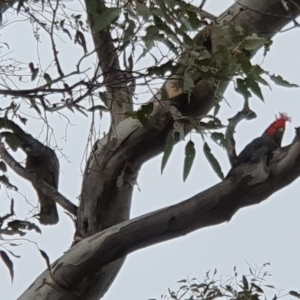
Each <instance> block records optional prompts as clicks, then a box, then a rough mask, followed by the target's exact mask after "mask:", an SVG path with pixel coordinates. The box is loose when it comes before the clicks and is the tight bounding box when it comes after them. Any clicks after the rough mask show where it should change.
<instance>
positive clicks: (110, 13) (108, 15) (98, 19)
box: [92, 7, 121, 33]
mask: <svg viewBox="0 0 300 300" xmlns="http://www.w3.org/2000/svg"><path fill="white" fill-rule="evenodd" d="M120 13H121V8H116V7H111V8H106V9H105V11H103V12H102V13H101V14H99V13H97V12H95V13H94V14H93V21H94V24H93V27H92V30H93V33H97V32H99V31H101V30H102V29H104V28H106V27H108V26H109V25H111V24H112V23H113V22H114V21H115V20H116V19H117V18H118V17H119V15H120Z"/></svg>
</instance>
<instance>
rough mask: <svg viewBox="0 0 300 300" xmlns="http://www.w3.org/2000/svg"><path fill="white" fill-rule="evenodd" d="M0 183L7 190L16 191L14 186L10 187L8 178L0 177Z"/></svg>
mask: <svg viewBox="0 0 300 300" xmlns="http://www.w3.org/2000/svg"><path fill="white" fill-rule="evenodd" d="M0 183H3V184H4V185H6V187H7V188H9V189H12V190H15V191H17V190H18V188H17V187H16V186H15V185H12V184H11V183H10V182H9V180H8V177H7V176H5V175H1V176H0Z"/></svg>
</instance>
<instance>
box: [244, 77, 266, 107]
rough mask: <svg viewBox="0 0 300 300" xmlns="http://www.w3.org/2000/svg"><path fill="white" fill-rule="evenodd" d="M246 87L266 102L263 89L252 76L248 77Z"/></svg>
mask: <svg viewBox="0 0 300 300" xmlns="http://www.w3.org/2000/svg"><path fill="white" fill-rule="evenodd" d="M246 85H247V87H248V88H249V89H250V90H251V92H253V94H254V95H256V96H257V97H258V98H259V99H260V100H262V101H263V102H264V96H263V94H262V92H261V89H260V87H259V85H258V83H257V82H256V81H255V79H254V78H253V77H252V76H248V77H247V79H246Z"/></svg>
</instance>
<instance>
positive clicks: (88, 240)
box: [19, 0, 300, 300]
mask: <svg viewBox="0 0 300 300" xmlns="http://www.w3.org/2000/svg"><path fill="white" fill-rule="evenodd" d="M292 3H293V4H292ZM292 3H290V2H289V4H290V5H291V7H290V8H291V10H290V11H286V10H285V9H284V7H283V6H282V2H281V0H264V1H262V0H260V1H258V0H243V1H239V3H235V4H234V5H232V6H231V7H230V8H229V9H228V10H227V11H226V12H224V13H223V14H222V15H221V16H220V17H219V18H218V20H219V22H223V21H224V20H226V21H227V22H233V23H234V24H236V25H242V24H245V23H247V24H248V25H249V26H250V27H251V28H252V31H253V32H254V33H257V34H258V35H261V36H265V37H272V36H274V35H275V34H276V33H277V32H278V31H279V30H280V29H281V28H282V27H283V26H284V25H286V24H287V23H288V22H289V21H291V20H292V19H293V18H294V17H296V16H297V15H299V13H300V7H299V6H300V1H299V0H298V1H293V2H292ZM229 12H230V13H229ZM199 35H200V34H199ZM197 38H199V36H197V37H196V39H195V40H196V41H197ZM213 42H214V43H213V46H216V45H217V43H218V40H214V41H213ZM221 42H222V41H221ZM176 80H177V78H176V76H175V77H174V78H172V79H171V80H168V81H167V82H166V84H165V85H164V86H163V87H162V89H161V91H160V93H158V94H157V95H156V97H157V98H158V99H159V100H161V102H160V104H159V105H158V104H157V102H155V109H154V113H153V118H152V123H151V126H150V127H149V128H147V129H145V128H143V127H142V126H141V124H140V123H139V122H138V121H137V120H132V119H131V118H127V119H125V120H123V121H121V122H120V123H118V124H117V125H116V127H115V128H114V134H113V135H112V136H111V137H110V138H109V137H106V138H104V139H103V140H101V141H98V142H97V143H96V145H95V147H94V149H93V152H92V153H91V156H90V159H89V161H88V163H87V167H86V171H85V176H84V179H83V186H82V194H81V203H80V206H79V209H78V224H77V237H78V240H81V241H80V242H79V243H78V244H77V245H75V246H74V247H72V248H71V249H70V250H69V251H68V252H67V253H66V254H64V255H63V256H62V257H61V258H60V259H59V260H58V261H56V262H55V263H54V264H53V265H52V267H51V270H52V272H51V276H50V275H49V272H48V270H46V271H45V272H43V273H42V274H41V275H40V276H39V277H38V278H37V280H36V281H35V282H34V283H33V284H32V285H31V286H30V287H29V288H28V289H27V290H26V291H25V292H24V294H23V295H22V296H20V298H19V299H55V300H58V299H85V300H94V299H99V298H101V297H102V296H103V295H104V293H105V292H106V291H107V289H108V288H109V285H110V283H111V281H112V280H113V278H114V275H115V274H116V273H117V272H118V269H119V268H120V264H118V263H115V265H111V264H110V263H112V262H115V261H116V259H118V258H122V257H124V256H125V255H126V254H128V253H130V252H132V251H135V250H137V249H140V248H142V247H146V246H148V245H152V244H155V243H158V242H162V241H164V240H167V239H171V238H174V237H177V236H180V235H184V234H187V233H188V232H191V231H192V230H195V229H199V228H202V227H205V226H210V225H213V224H218V223H220V222H224V221H228V220H230V218H231V217H232V215H233V214H234V213H235V212H236V211H237V210H238V209H239V208H240V207H242V206H246V205H250V204H254V203H259V202H260V201H262V200H264V199H266V198H267V197H268V196H270V195H271V194H272V193H274V192H275V191H277V190H279V189H280V188H282V187H283V186H285V185H287V184H289V183H290V182H292V180H294V179H295V178H297V177H298V176H299V172H300V171H299V170H300V167H299V158H298V156H297V155H296V154H297V153H299V144H298V143H296V144H295V146H293V148H291V149H293V151H291V152H289V154H288V155H287V156H286V158H285V159H284V160H283V161H284V162H285V163H288V164H287V165H288V166H289V167H288V168H286V169H284V167H283V166H281V167H278V164H277V163H275V162H274V165H273V166H272V170H273V171H272V172H271V173H270V174H272V178H271V177H270V176H269V174H267V173H266V172H264V171H263V170H264V168H258V169H256V170H261V173H260V176H258V177H256V178H260V180H261V182H258V183H255V184H254V183H253V178H252V177H253V175H251V174H252V172H253V170H249V169H248V168H246V169H245V168H242V169H239V170H237V171H239V172H241V174H243V176H241V177H242V178H243V179H242V180H241V181H237V180H236V179H235V177H234V174H236V173H235V172H234V173H233V174H232V176H231V177H230V178H229V179H228V180H226V181H225V182H222V183H220V184H218V185H216V186H214V187H212V188H210V189H208V190H207V191H204V192H202V193H200V194H198V195H195V196H194V197H192V198H191V199H189V200H186V201H185V202H182V203H180V204H177V205H174V206H172V207H168V208H165V209H163V210H160V211H158V212H153V213H150V214H148V215H146V216H142V217H140V218H137V219H134V220H130V221H127V219H128V217H129V211H130V203H131V196H132V190H133V186H132V182H134V180H135V178H136V177H137V176H138V171H139V169H140V167H141V165H142V164H143V163H144V162H146V161H147V160H149V159H150V158H151V157H153V156H155V155H157V154H159V153H161V152H162V150H163V147H164V144H165V139H166V135H167V133H168V132H169V130H170V129H171V128H172V126H173V121H172V118H171V117H170V116H169V113H168V107H169V105H170V101H169V100H170V98H173V97H175V98H173V100H172V101H178V102H180V101H184V100H185V96H184V95H182V91H181V90H178V89H176V88H174V83H176ZM175 86H176V84H175ZM226 86H227V83H226V82H225V83H222V85H221V87H220V89H221V90H225V88H226ZM193 95H194V96H195V98H194V100H195V101H192V102H191V111H194V112H195V110H197V113H198V115H205V114H207V113H208V111H209V110H210V109H211V108H212V107H213V105H214V97H212V95H213V93H212V86H211V85H210V84H209V83H208V82H205V81H200V83H199V84H198V85H197V87H196V89H195V91H194V94H193ZM162 103H163V105H161V104H162ZM190 129H191V128H186V132H188V131H189V130H190ZM291 153H294V154H293V155H294V156H295V157H296V158H295V157H294V158H293V157H292V155H291ZM293 159H294V160H295V161H294V162H293V163H292V161H293ZM282 164H283V165H284V163H283V162H282ZM261 167H263V166H261ZM276 170H277V171H276ZM278 170H279V171H278ZM276 172H277V173H276ZM120 175H123V178H124V179H123V185H122V187H121V188H118V187H117V185H116V183H117V180H118V178H119V176H120ZM249 184H250V185H249ZM245 191H247V193H245ZM236 199H238V201H236ZM200 216H201V217H200ZM123 221H124V222H123ZM121 222H123V223H121ZM119 223H120V224H119ZM116 224H118V225H116ZM111 226H113V227H111ZM109 227H111V228H109ZM107 228H109V229H107ZM91 235H92V236H91ZM133 237H134V239H133ZM103 267H105V269H103ZM104 270H105V273H103V272H104ZM101 272H102V273H101Z"/></svg>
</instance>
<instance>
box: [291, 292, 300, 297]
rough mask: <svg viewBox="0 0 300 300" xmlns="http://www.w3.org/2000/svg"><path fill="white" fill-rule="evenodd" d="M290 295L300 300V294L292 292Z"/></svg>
mask: <svg viewBox="0 0 300 300" xmlns="http://www.w3.org/2000/svg"><path fill="white" fill-rule="evenodd" d="M289 294H290V295H291V296H294V297H296V298H298V299H300V294H299V293H297V292H296V291H290V292H289Z"/></svg>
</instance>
